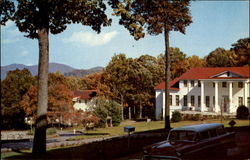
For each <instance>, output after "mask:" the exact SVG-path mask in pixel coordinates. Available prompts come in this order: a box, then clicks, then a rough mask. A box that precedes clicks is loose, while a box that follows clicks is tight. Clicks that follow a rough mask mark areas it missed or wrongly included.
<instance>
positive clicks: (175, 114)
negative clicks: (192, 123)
mask: <svg viewBox="0 0 250 160" xmlns="http://www.w3.org/2000/svg"><path fill="white" fill-rule="evenodd" d="M181 120H182V117H181V113H180V112H179V111H177V110H176V111H174V112H173V113H172V118H171V121H172V122H180V121H181Z"/></svg>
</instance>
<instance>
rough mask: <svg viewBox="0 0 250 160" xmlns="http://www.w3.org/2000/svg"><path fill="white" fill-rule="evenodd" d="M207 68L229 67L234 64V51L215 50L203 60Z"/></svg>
mask: <svg viewBox="0 0 250 160" xmlns="http://www.w3.org/2000/svg"><path fill="white" fill-rule="evenodd" d="M205 59H206V65H207V66H208V67H231V66H235V64H236V55H235V52H234V51H230V50H225V49H223V48H217V49H215V50H214V51H212V52H211V53H209V55H208V56H207V57H206V58H205Z"/></svg>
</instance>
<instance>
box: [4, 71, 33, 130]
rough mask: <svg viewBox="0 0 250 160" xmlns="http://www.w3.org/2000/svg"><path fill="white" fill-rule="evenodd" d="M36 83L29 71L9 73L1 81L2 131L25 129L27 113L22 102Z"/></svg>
mask: <svg viewBox="0 0 250 160" xmlns="http://www.w3.org/2000/svg"><path fill="white" fill-rule="evenodd" d="M34 83H35V79H34V77H33V76H32V75H31V73H30V71H29V70H28V69H23V70H19V69H16V70H14V71H9V72H8V73H7V76H6V78H5V79H4V80H3V81H1V115H2V123H1V128H2V129H23V127H24V117H25V113H24V110H23V108H22V107H20V102H21V100H22V96H23V95H24V94H25V93H26V92H27V91H28V90H29V89H30V87H31V86H32V85H33V84H34Z"/></svg>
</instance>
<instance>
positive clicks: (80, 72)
mask: <svg viewBox="0 0 250 160" xmlns="http://www.w3.org/2000/svg"><path fill="white" fill-rule="evenodd" d="M102 70H103V67H95V68H90V69H76V70H73V71H70V72H67V73H64V75H65V76H74V77H77V78H81V77H83V76H86V75H88V74H92V73H96V72H101V71H102Z"/></svg>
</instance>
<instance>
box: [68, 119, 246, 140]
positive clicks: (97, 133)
mask: <svg viewBox="0 0 250 160" xmlns="http://www.w3.org/2000/svg"><path fill="white" fill-rule="evenodd" d="M229 121H230V120H224V121H222V122H221V120H204V121H181V122H176V123H171V127H172V128H176V127H180V126H186V125H192V124H201V123H223V124H224V126H225V127H229V124H228V123H229ZM235 122H236V125H235V127H238V126H248V125H249V121H248V120H235ZM128 125H130V126H133V127H135V132H143V131H148V130H155V129H162V128H164V121H151V122H149V123H147V122H133V121H123V123H121V124H120V126H117V127H111V128H96V129H95V130H93V131H86V132H85V133H86V134H87V135H81V136H76V137H72V138H69V139H68V140H79V139H87V138H97V137H107V136H117V135H126V134H127V133H125V132H124V131H123V127H124V126H128Z"/></svg>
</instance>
